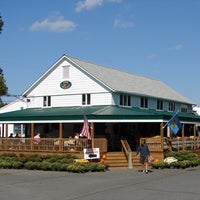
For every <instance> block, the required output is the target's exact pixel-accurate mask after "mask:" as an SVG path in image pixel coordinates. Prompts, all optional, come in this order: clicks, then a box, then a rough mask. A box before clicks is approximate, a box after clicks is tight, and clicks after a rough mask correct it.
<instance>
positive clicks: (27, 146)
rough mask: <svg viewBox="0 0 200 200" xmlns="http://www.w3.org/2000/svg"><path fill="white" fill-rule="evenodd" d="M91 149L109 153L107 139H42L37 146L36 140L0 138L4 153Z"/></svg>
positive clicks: (0, 146)
mask: <svg viewBox="0 0 200 200" xmlns="http://www.w3.org/2000/svg"><path fill="white" fill-rule="evenodd" d="M91 147H94V148H99V149H100V151H101V153H104V152H107V140H106V138H95V139H92V140H87V139H86V138H79V139H70V138H62V139H60V138H40V141H39V142H38V144H35V142H34V138H0V151H2V152H13V151H14V152H29V153H33V152H34V153H37V152H38V153H39V152H40V153H80V152H83V149H84V148H91Z"/></svg>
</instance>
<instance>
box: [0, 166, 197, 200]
mask: <svg viewBox="0 0 200 200" xmlns="http://www.w3.org/2000/svg"><path fill="white" fill-rule="evenodd" d="M199 183H200V167H197V168H190V169H185V170H174V169H164V170H153V172H151V173H149V174H143V173H142V172H138V170H135V169H112V170H110V171H107V172H98V173H96V172H95V173H86V174H73V173H68V172H47V171H28V170H5V169H0V199H1V200H25V199H27V200H74V199H77V200H79V199H80V200H112V199H113V200H129V199H130V200H143V199H145V200H157V199H160V200H200V190H199Z"/></svg>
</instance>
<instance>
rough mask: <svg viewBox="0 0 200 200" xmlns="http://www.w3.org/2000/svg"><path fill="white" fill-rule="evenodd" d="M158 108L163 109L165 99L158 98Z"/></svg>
mask: <svg viewBox="0 0 200 200" xmlns="http://www.w3.org/2000/svg"><path fill="white" fill-rule="evenodd" d="M157 110H163V101H161V100H157Z"/></svg>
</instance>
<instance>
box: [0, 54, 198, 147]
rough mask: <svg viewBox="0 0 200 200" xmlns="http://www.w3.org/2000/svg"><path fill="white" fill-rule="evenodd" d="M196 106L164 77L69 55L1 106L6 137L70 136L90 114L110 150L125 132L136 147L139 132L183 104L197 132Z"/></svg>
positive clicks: (189, 126) (155, 131)
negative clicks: (162, 80) (136, 72)
mask: <svg viewBox="0 0 200 200" xmlns="http://www.w3.org/2000/svg"><path fill="white" fill-rule="evenodd" d="M193 106H194V103H193V102H191V101H190V100H188V99H187V98H186V97H184V96H182V95H180V94H179V93H177V92H176V91H174V90H173V89H171V88H170V87H168V86H167V85H165V84H164V83H162V82H161V81H159V80H154V79H150V78H146V77H142V76H138V75H135V74H130V73H126V72H123V71H119V70H116V69H113V68H108V67H104V66H100V65H97V64H94V63H90V62H87V61H83V60H79V59H76V58H72V57H70V56H67V55H63V56H62V57H61V58H60V59H58V61H56V62H55V63H54V64H53V65H52V66H51V67H50V68H49V69H48V70H47V71H46V72H45V73H44V74H43V75H42V76H41V77H40V78H39V79H38V80H36V81H35V82H34V83H33V84H32V85H31V87H29V88H28V89H27V90H26V91H24V93H23V94H22V95H21V99H20V100H17V101H15V102H12V103H11V104H9V105H7V106H5V107H3V108H1V110H0V113H1V114H0V123H1V137H2V138H7V137H8V136H9V135H10V133H14V135H15V134H16V133H22V134H23V136H24V137H25V138H32V137H33V134H34V133H35V132H40V133H41V137H42V138H60V137H62V138H68V137H69V136H72V135H73V134H74V133H75V132H80V130H81V127H82V123H83V116H84V115H86V116H87V118H88V121H89V122H90V123H93V125H94V127H93V128H94V130H93V131H94V138H102V137H103V138H106V140H107V142H108V146H107V150H108V151H116V150H119V149H120V148H121V147H120V139H121V138H126V139H127V140H128V141H129V144H130V146H131V147H132V148H133V149H134V148H135V147H136V146H135V145H136V143H137V142H138V141H137V140H138V137H152V136H156V135H160V134H161V132H162V130H161V128H160V127H161V126H162V125H163V123H166V122H167V121H168V120H169V119H170V118H171V117H172V116H173V114H174V113H175V112H176V111H178V110H179V117H180V120H181V123H183V124H184V133H185V135H188V136H189V135H193V133H194V130H193V129H194V127H195V125H196V124H198V123H199V122H200V118H199V116H196V115H194V114H193V110H192V109H193ZM33 124H34V126H33ZM168 131H169V130H168V129H167V128H165V129H164V130H163V133H162V134H163V135H164V136H167V134H168ZM178 134H179V135H181V131H180V133H178Z"/></svg>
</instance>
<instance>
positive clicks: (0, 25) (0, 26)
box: [0, 15, 4, 33]
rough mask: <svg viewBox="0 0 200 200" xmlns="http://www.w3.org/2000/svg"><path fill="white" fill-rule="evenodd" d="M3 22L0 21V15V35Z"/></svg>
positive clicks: (0, 19) (0, 18)
mask: <svg viewBox="0 0 200 200" xmlns="http://www.w3.org/2000/svg"><path fill="white" fill-rule="evenodd" d="M3 24H4V23H3V20H2V17H1V15H0V33H1V31H2V27H3Z"/></svg>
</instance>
